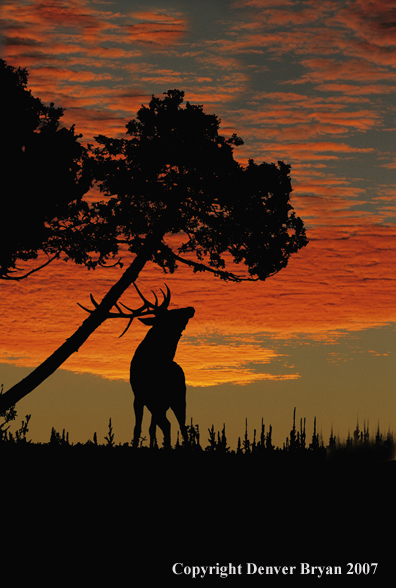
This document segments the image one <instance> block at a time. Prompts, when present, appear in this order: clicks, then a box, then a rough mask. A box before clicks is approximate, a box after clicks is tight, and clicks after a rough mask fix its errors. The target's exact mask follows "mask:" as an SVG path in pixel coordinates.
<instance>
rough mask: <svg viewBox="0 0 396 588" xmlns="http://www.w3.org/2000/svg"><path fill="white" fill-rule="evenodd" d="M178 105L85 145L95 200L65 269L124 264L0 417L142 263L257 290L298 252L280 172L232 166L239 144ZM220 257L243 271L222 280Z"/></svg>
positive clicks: (11, 394)
mask: <svg viewBox="0 0 396 588" xmlns="http://www.w3.org/2000/svg"><path fill="white" fill-rule="evenodd" d="M183 99H184V92H181V91H179V90H170V91H168V92H167V93H165V94H164V98H156V97H154V96H153V97H152V100H151V101H150V103H149V105H148V106H142V108H141V109H140V110H139V111H138V113H137V118H136V119H134V120H131V121H130V122H129V123H128V124H127V125H126V128H127V138H123V139H115V138H108V137H105V136H102V135H100V136H98V137H95V139H96V141H97V146H96V147H95V148H94V149H92V150H91V155H90V161H89V162H88V163H89V165H88V169H89V173H92V174H93V177H94V178H95V181H96V182H97V184H98V185H99V187H100V190H101V191H102V193H103V194H104V196H105V199H104V200H102V201H100V202H96V203H94V204H92V205H91V207H90V208H89V211H88V209H87V210H86V211H85V214H86V215H88V214H89V221H90V222H82V223H80V224H79V225H72V226H71V228H70V230H69V238H68V239H67V243H66V246H65V250H66V252H67V256H68V257H69V258H70V259H72V260H74V261H77V262H79V263H85V264H86V265H88V266H90V267H94V266H95V263H103V262H104V261H106V260H107V259H109V258H111V257H114V256H116V255H117V254H118V253H119V251H120V247H121V246H122V247H125V245H126V246H127V248H128V249H129V251H130V252H131V253H132V254H133V255H134V259H133V261H132V262H131V263H129V265H128V267H127V269H126V270H125V271H124V273H123V275H122V276H121V278H120V279H119V280H118V281H117V282H116V283H115V284H114V285H113V286H112V287H111V288H110V290H109V291H108V293H107V294H106V295H105V297H104V298H103V300H102V301H101V303H100V304H97V303H96V304H95V309H94V310H93V311H92V312H90V314H89V316H88V318H87V319H86V320H85V321H84V322H83V324H82V325H81V326H80V327H79V329H77V331H76V332H75V333H74V334H73V335H72V336H71V337H69V338H68V339H67V340H66V342H65V343H64V344H63V345H61V347H59V348H58V349H57V350H56V351H55V352H54V353H53V354H52V355H51V356H50V357H49V358H47V359H46V360H45V361H44V362H43V363H42V364H41V365H40V366H39V367H38V368H36V369H35V370H34V371H33V372H32V373H31V374H29V375H28V376H27V377H26V378H25V379H24V380H22V381H21V382H19V383H18V384H16V385H15V386H13V387H12V388H10V390H8V392H6V393H5V394H3V395H2V397H1V398H0V410H5V409H6V408H7V407H9V406H12V405H14V404H15V403H16V402H17V401H18V400H20V399H21V398H22V397H24V396H25V395H26V394H28V393H29V392H30V391H32V390H33V389H34V388H35V387H36V386H38V385H39V384H40V383H41V382H42V381H43V380H44V379H46V378H47V377H48V376H49V375H51V373H53V372H54V371H55V370H56V369H57V368H58V367H59V366H60V365H61V364H62V363H63V362H64V361H65V360H66V359H67V358H68V357H69V356H70V355H71V354H72V353H74V352H75V351H77V350H78V348H79V347H80V346H81V345H82V344H83V343H84V341H85V340H86V339H87V338H88V337H89V336H90V334H91V333H92V332H93V331H94V330H95V329H96V328H97V327H98V326H99V325H100V324H101V323H103V322H104V321H105V320H106V319H107V318H109V313H110V311H111V308H112V307H113V306H114V305H115V304H116V303H117V301H118V299H119V298H120V296H121V295H122V294H123V293H124V292H125V290H126V289H127V288H128V287H129V286H130V285H131V284H132V283H133V282H134V281H136V279H137V277H138V275H139V273H140V271H141V270H142V269H143V267H144V266H145V264H146V263H147V262H148V261H153V262H155V263H156V264H158V265H159V266H160V267H161V268H163V270H164V271H166V272H173V271H174V270H175V269H176V267H177V264H178V263H186V264H188V265H190V266H191V267H192V268H193V270H194V271H210V272H213V273H214V274H215V275H217V276H218V277H220V278H221V279H224V280H233V281H241V280H244V279H247V280H265V279H266V278H267V277H268V276H271V275H273V274H275V273H276V272H278V271H279V270H281V269H282V268H284V267H285V266H286V265H287V262H288V259H289V257H290V255H291V254H292V253H294V252H296V251H298V250H299V249H300V248H301V247H303V246H305V245H306V244H307V238H306V235H305V229H304V225H303V222H302V220H301V219H300V218H298V217H296V215H295V213H294V211H293V209H292V206H291V205H290V201H289V198H290V193H291V191H292V188H291V183H290V177H289V171H290V167H289V166H288V165H285V164H284V163H282V162H279V163H278V165H275V164H266V163H262V164H260V165H258V164H256V163H255V162H254V161H253V160H250V161H249V164H248V165H247V166H246V167H244V166H242V165H240V164H239V163H238V162H237V161H235V159H234V157H233V150H234V147H236V146H238V145H241V144H242V140H241V139H240V138H239V137H237V136H236V135H233V136H232V137H230V138H228V139H226V138H225V137H223V136H221V135H220V134H219V126H220V120H219V119H218V118H217V117H216V116H215V115H209V114H206V113H204V111H203V107H202V106H200V105H191V104H189V103H188V102H187V103H186V105H185V107H184V108H183V107H182V104H183ZM176 234H178V235H181V236H182V244H181V245H178V246H177V247H175V246H174V245H173V244H172V243H173V242H172V236H173V235H176ZM93 249H94V250H95V251H96V252H97V253H98V254H99V257H98V258H97V261H93V258H92V255H91V252H92V250H93ZM227 257H228V258H229V259H230V260H231V262H232V263H236V264H240V263H243V264H244V266H245V272H241V273H240V274H239V273H238V274H237V273H235V272H234V271H231V269H233V268H231V269H230V267H228V266H227V264H226V258H227ZM113 314H114V313H113Z"/></svg>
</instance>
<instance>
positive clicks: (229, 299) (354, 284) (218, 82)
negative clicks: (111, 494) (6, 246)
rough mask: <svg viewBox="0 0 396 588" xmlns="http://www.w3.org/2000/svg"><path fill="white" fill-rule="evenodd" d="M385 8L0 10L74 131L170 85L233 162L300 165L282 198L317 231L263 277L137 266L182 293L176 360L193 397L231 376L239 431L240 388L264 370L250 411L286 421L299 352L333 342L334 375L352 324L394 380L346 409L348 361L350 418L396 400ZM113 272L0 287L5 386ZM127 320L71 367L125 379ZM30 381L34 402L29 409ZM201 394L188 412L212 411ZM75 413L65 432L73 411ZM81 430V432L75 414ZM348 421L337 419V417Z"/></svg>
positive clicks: (61, 274) (12, 54)
mask: <svg viewBox="0 0 396 588" xmlns="http://www.w3.org/2000/svg"><path fill="white" fill-rule="evenodd" d="M395 12H396V1H395V0H388V1H383V0H382V1H377V2H375V1H370V0H351V1H349V2H345V1H341V0H340V1H333V0H332V1H325V2H320V3H318V2H314V1H306V0H305V1H303V2H298V3H297V2H293V1H291V0H287V1H285V2H282V1H279V0H277V1H275V0H273V1H271V0H255V1H253V0H252V1H248V0H242V1H238V2H230V1H229V0H227V1H225V0H220V1H218V2H209V1H208V0H197V2H194V3H191V2H187V1H186V0H185V1H183V0H173V1H172V0H169V1H166V2H165V1H164V0H157V1H156V0H154V2H150V3H147V2H144V1H142V2H138V1H136V2H135V1H122V0H116V1H115V2H108V3H107V2H95V1H89V0H74V1H69V2H64V1H62V0H52V1H46V0H43V1H41V2H40V1H34V0H32V1H26V0H22V1H21V2H18V3H17V4H16V3H14V2H7V1H5V2H3V3H2V5H1V7H0V17H1V31H2V38H1V41H2V44H1V56H2V57H3V58H4V59H5V60H6V61H7V62H8V63H9V64H10V65H13V66H22V67H27V68H28V70H29V73H30V76H29V87H30V88H31V89H32V92H33V94H34V95H37V96H39V97H40V98H41V99H42V100H43V101H53V102H55V104H56V106H62V107H64V108H65V109H66V112H65V116H64V123H65V124H66V125H71V124H75V125H76V131H77V132H78V133H82V134H83V135H84V138H83V140H86V141H92V140H93V136H94V135H95V134H99V133H102V134H108V135H120V134H122V133H123V132H124V128H125V123H126V122H127V121H128V120H129V119H130V118H133V116H134V115H135V114H136V111H137V109H138V108H139V107H140V105H141V104H142V103H147V102H148V101H149V99H150V97H151V95H152V94H153V93H155V94H161V93H162V92H165V91H167V90H168V89H170V88H178V89H181V90H184V91H185V92H186V99H187V100H190V101H191V102H196V103H200V104H204V107H205V108H204V109H205V111H206V112H208V113H215V114H217V115H218V116H219V117H220V118H221V121H222V123H221V132H223V133H224V134H225V135H229V134H231V133H233V132H237V134H238V135H240V136H241V137H242V138H243V139H244V141H245V144H244V146H243V147H240V148H238V149H237V150H236V157H237V159H239V160H240V161H241V162H245V161H246V160H247V159H248V158H249V157H254V158H255V159H256V160H258V161H262V160H265V161H268V162H271V161H277V160H278V159H282V160H284V161H285V162H286V163H290V164H291V165H292V172H291V175H292V183H293V187H294V193H293V195H292V204H293V206H294V207H295V209H296V212H297V214H298V215H299V216H301V217H302V218H303V219H304V221H305V224H306V227H307V232H308V238H309V240H310V242H309V245H308V247H306V248H305V249H304V250H303V251H301V252H300V253H298V254H297V255H295V256H294V258H292V259H291V261H290V263H289V266H288V267H287V268H286V269H285V270H282V272H280V274H278V275H277V276H275V277H273V278H270V279H269V280H267V281H266V282H265V283H260V284H259V283H246V284H240V285H229V284H223V283H221V282H219V281H217V280H216V279H215V278H213V277H212V276H205V277H204V278H203V279H202V280H201V279H200V278H198V277H197V275H194V274H192V273H191V272H189V271H188V270H187V269H186V268H180V269H179V270H178V271H177V273H176V274H175V275H173V276H163V274H161V272H159V271H158V270H156V269H155V268H147V269H145V270H144V272H143V273H142V274H141V279H140V281H139V283H140V285H141V288H142V289H143V290H144V291H147V292H150V290H151V289H158V288H159V287H161V286H162V284H163V283H164V281H165V282H166V283H167V284H168V285H169V286H170V288H171V290H172V300H173V302H174V305H175V306H184V305H193V306H194V307H195V308H196V311H197V312H196V315H195V317H194V319H193V320H192V321H191V322H190V324H189V326H188V330H187V331H186V333H185V335H184V336H183V339H182V343H181V344H180V347H179V350H178V359H179V360H180V363H182V365H183V366H184V367H185V372H186V375H187V380H188V383H189V386H190V387H191V389H195V391H196V392H195V393H196V394H198V392H197V391H199V390H207V393H209V392H208V391H210V393H211V394H212V395H216V393H217V392H216V390H218V394H219V396H217V397H216V398H220V397H222V396H221V395H222V394H223V393H224V389H225V388H224V386H226V387H227V386H229V388H227V390H229V394H230V398H231V397H232V398H234V396H235V394H236V390H239V389H240V390H241V393H240V396H239V398H240V399H241V400H240V401H238V402H237V403H236V404H235V401H234V400H233V402H234V404H235V410H234V413H232V414H231V412H232V411H231V412H228V413H227V414H228V419H229V420H232V419H234V421H235V423H236V425H235V426H237V424H238V418H237V417H238V415H239V414H242V417H241V423H242V424H241V427H242V430H239V434H243V426H244V418H243V414H245V413H246V412H249V411H253V412H254V410H255V409H254V402H256V400H255V399H253V400H252V399H249V400H248V399H247V397H248V396H249V394H250V392H249V391H252V390H255V388H254V387H255V386H258V385H262V386H264V385H266V382H267V385H268V386H270V388H268V390H271V392H268V394H271V395H273V397H272V396H268V397H267V403H266V402H264V401H262V402H263V404H262V405H261V404H260V408H257V407H256V408H257V410H265V411H266V414H267V416H268V418H269V419H270V420H271V418H274V419H275V418H276V419H278V420H277V421H276V422H279V425H278V426H279V427H283V428H284V429H285V430H286V434H287V433H288V430H289V429H290V414H291V413H290V411H291V405H292V404H294V403H296V404H297V406H301V407H304V408H305V409H306V410H307V411H308V410H311V408H312V407H313V406H315V407H316V400H314V398H315V396H314V392H313V390H312V386H313V383H312V382H311V380H310V378H309V377H308V376H305V375H304V374H305V373H309V372H306V371H305V370H306V369H307V368H306V365H309V362H310V358H309V356H308V355H307V357H305V356H304V359H302V358H301V357H300V356H299V355H298V353H299V352H300V351H299V352H298V353H297V351H293V350H295V349H299V350H301V346H303V347H304V346H305V347H304V349H311V348H312V349H313V348H315V349H316V350H317V352H318V353H319V350H320V349H324V348H326V349H328V350H329V355H328V356H326V362H327V364H326V365H328V366H329V368H330V367H331V369H332V370H333V371H332V372H331V378H333V377H334V381H337V374H338V373H339V372H338V371H337V370H339V369H340V368H339V361H335V359H334V358H340V357H344V358H345V357H348V358H351V357H352V356H353V354H354V351H353V350H351V347H350V346H348V345H347V344H346V341H350V340H351V338H352V339H353V340H354V341H355V342H356V346H358V345H359V343H358V342H359V338H363V339H364V341H365V345H364V346H363V343H362V347H364V348H365V352H364V353H365V354H366V355H367V357H370V362H373V363H370V365H372V366H373V368H372V371H371V373H370V378H371V381H372V382H373V384H372V388H374V384H375V382H376V381H377V378H378V373H377V371H376V370H377V369H378V370H381V373H385V372H386V373H387V374H388V380H387V383H386V384H384V387H383V392H381V393H382V396H380V398H381V399H382V400H378V402H375V401H374V392H373V396H372V397H370V399H368V398H369V395H368V396H367V398H366V397H365V399H363V398H360V397H359V396H356V398H355V396H353V398H354V401H355V404H354V406H350V404H351V403H349V401H348V400H342V399H347V398H348V394H349V392H350V390H351V389H352V388H351V386H352V387H353V389H356V390H357V389H359V386H360V387H361V386H362V382H363V380H362V378H363V377H364V381H365V382H367V381H368V380H367V374H364V376H363V374H362V373H361V372H359V370H357V371H354V369H352V368H351V371H350V372H349V376H350V377H349V376H348V378H347V379H345V376H344V375H342V377H341V376H340V380H339V386H340V387H341V388H342V390H343V394H342V395H341V396H340V398H338V397H337V398H338V402H339V404H340V403H342V402H344V401H345V403H346V404H345V406H344V409H345V410H344V414H345V415H346V416H345V418H347V417H348V418H349V421H348V426H351V427H353V426H354V424H355V422H354V420H355V418H356V414H357V413H358V412H359V414H361V416H362V418H364V416H365V415H366V416H367V418H368V417H369V416H370V417H371V419H372V421H373V422H376V419H377V418H381V419H382V420H384V419H385V418H388V417H387V415H389V412H391V411H392V410H393V412H395V410H396V405H395V401H394V399H393V395H392V393H393V389H392V387H391V384H390V382H391V381H392V378H393V376H394V375H396V374H394V372H392V369H393V368H392V360H393V355H392V354H393V353H394V342H392V344H391V345H390V341H391V339H390V338H389V329H391V330H393V327H394V323H395V310H396V303H395V299H396V297H395V275H396V274H395V261H396V245H395V243H396V241H395V236H396V235H395V226H396V225H395V195H396V182H395V176H394V170H395V167H396V156H395V151H394V144H395V130H396V124H395V100H394V95H395V88H396V69H395V66H396V34H395V32H396V31H395V24H394V23H395V22H396V19H395ZM119 271H120V270H117V269H114V270H110V269H108V270H97V271H96V272H86V271H85V270H83V269H82V268H75V267H73V266H72V265H68V264H66V265H65V264H62V263H61V262H59V263H57V264H53V266H52V267H49V268H47V269H46V270H43V271H42V272H39V273H38V274H35V275H34V276H31V277H30V278H29V279H28V280H25V281H22V282H20V283H9V282H6V283H4V284H0V287H1V289H2V297H1V299H0V305H1V310H2V312H1V315H2V337H1V341H0V353H1V358H2V359H1V361H2V362H3V365H7V366H8V367H7V369H6V371H5V372H4V378H3V380H4V383H5V388H7V385H10V384H11V383H12V382H13V381H17V379H18V378H19V375H18V374H19V373H20V372H19V371H18V370H16V371H15V372H14V376H13V375H12V373H11V372H10V371H9V369H10V368H11V367H12V366H13V365H14V366H29V367H33V366H35V365H37V364H38V363H40V362H41V361H42V360H43V359H45V357H46V356H47V355H48V354H49V353H51V352H52V351H53V350H54V349H55V348H56V347H57V346H58V345H59V344H60V343H62V342H63V341H64V339H65V338H66V337H67V336H69V334H71V332H72V331H73V330H74V328H75V327H77V326H78V325H79V324H80V323H81V321H82V320H83V318H84V312H83V311H82V310H81V309H80V308H79V307H78V306H77V305H76V303H77V302H80V303H82V304H85V305H86V304H88V301H89V293H91V292H92V293H93V294H94V295H95V297H96V298H100V297H101V296H102V295H103V294H104V293H105V292H106V289H107V288H108V287H109V285H111V284H112V283H113V281H115V279H116V278H117V276H118V275H119ZM130 296H131V298H133V296H134V295H133V294H132V293H131V294H130ZM125 302H126V304H128V303H129V302H130V299H129V297H128V295H126V296H125ZM123 328H124V327H123V326H122V325H121V324H120V323H119V322H118V321H114V323H113V322H111V321H108V324H106V325H104V326H103V327H102V328H101V329H99V331H98V332H97V333H95V334H94V335H93V336H92V337H91V338H90V339H89V340H88V342H87V343H86V344H85V345H84V346H83V348H82V349H81V350H80V351H79V353H78V354H75V356H74V357H72V358H70V359H69V360H68V362H67V363H66V364H65V365H64V366H63V367H64V368H65V369H68V370H69V371H72V372H75V373H86V374H94V375H96V376H101V377H105V378H110V379H112V380H113V381H114V383H115V382H117V381H122V380H123V381H124V382H125V380H126V379H127V377H128V364H129V361H130V358H131V355H132V353H133V349H134V348H135V347H136V344H137V343H138V341H139V340H140V339H141V337H142V336H143V335H144V333H145V328H144V327H143V326H142V325H139V326H138V325H136V327H135V328H134V329H130V331H128V334H127V335H126V336H125V337H124V338H122V339H118V334H120V333H121V332H122V330H123ZM381 333H382V336H383V340H382V341H383V344H382V345H381V344H380V342H381ZM378 334H380V335H379V336H378ZM367 337H368V339H367ZM370 337H373V345H372V346H371V345H370V343H369V341H370ZM378 337H379V338H378ZM385 341H386V344H385ZM366 344H367V345H366ZM323 346H325V347H323ZM326 346H327V347H326ZM356 346H355V347H354V349H355V350H356ZM366 347H367V348H366ZM104 349H105V351H104ZM330 349H331V351H330ZM296 353H297V355H296ZM362 353H363V352H362ZM375 360H376V361H377V362H378V363H377V364H376V363H375ZM384 361H388V363H387V364H386V367H385V368H384V363H383V362H384ZM299 362H300V363H299ZM393 363H394V362H393ZM15 369H16V368H15ZM343 369H344V368H343ZM384 370H385V371H384ZM310 375H312V374H310ZM13 378H14V380H13ZM304 378H306V380H304ZM15 379H16V380H15ZM1 381H2V380H1V376H0V383H1ZM351 382H352V384H351ZM8 383H9V384H8ZM277 386H278V388H276V387H277ZM249 387H250V388H249ZM284 387H286V388H284ZM286 389H287V390H291V391H292V392H291V393H290V395H289V396H287V399H285V398H284V397H283V396H282V393H281V392H280V391H281V390H286ZM293 390H294V392H293ZM202 393H204V392H202ZM252 393H253V392H252ZM192 394H194V392H192ZM205 394H206V393H205ZM288 394H289V392H288ZM328 394H329V395H330V394H331V391H329V392H328ZM375 394H376V395H377V396H376V398H377V399H378V398H379V396H378V394H379V392H378V390H376V391H375ZM34 395H35V393H34V392H33V393H32V395H31V397H32V398H31V399H29V401H26V402H28V404H27V405H26V406H29V409H31V410H32V411H34V408H35V407H34V400H33V398H34ZM279 395H280V396H282V398H283V400H282V403H281V407H280V408H279V410H278V409H275V408H274V407H275V404H276V402H277V401H276V400H274V399H276V398H279V397H280V396H279ZM329 395H327V396H324V397H323V398H322V399H321V403H320V404H319V405H318V406H317V410H316V412H317V413H318V412H319V411H321V414H322V415H323V426H324V427H329V422H330V420H331V419H333V418H335V416H331V415H330V413H329V411H330V410H333V409H332V408H331V407H332V402H333V400H332V399H331V398H330V396H329ZM194 398H195V396H194ZM202 398H203V397H202ZM205 398H206V400H205V402H208V403H209V404H210V403H213V402H214V401H213V397H212V396H211V397H210V399H209V400H207V399H208V397H207V396H205ZM243 398H246V401H244V400H243ZM203 402H204V401H203V400H200V401H196V402H195V404H194V410H195V411H197V412H199V411H200V410H201V409H202V414H205V407H204V406H203V404H202V403H203ZM216 402H217V401H216ZM260 402H261V401H260ZM31 403H33V404H31ZM252 403H253V404H252ZM110 405H111V404H110ZM31 406H32V408H30V407H31ZM211 406H212V405H211ZM113 408H114V411H117V410H119V408H117V406H114V407H113ZM221 408H222V406H221V403H220V401H219V405H218V406H217V405H216V409H215V408H214V407H213V406H212V409H211V410H212V413H213V414H214V412H213V411H215V410H217V411H218V414H217V413H216V415H217V416H216V418H218V419H219V422H220V421H221V416H220V413H221ZM281 409H283V413H284V416H283V417H281V416H280V414H281ZM57 410H58V409H57V407H56V404H54V406H53V408H52V412H51V414H50V415H49V416H48V419H49V418H50V417H51V416H52V417H53V418H54V419H59V422H61V421H62V415H59V414H58V413H57ZM229 410H231V409H229V407H228V408H227V411H229ZM271 410H272V411H273V413H271ZM312 410H313V408H312ZM365 411H366V412H365ZM338 412H339V407H338V408H337V414H338ZM341 412H342V411H341ZM36 413H37V414H35V415H34V418H32V430H33V427H34V426H36V429H34V432H35V435H36V436H37V437H39V436H40V435H41V434H42V433H41V431H42V430H44V429H45V427H47V426H48V425H47V422H46V424H45V425H44V424H43V421H41V420H40V419H41V416H40V414H39V413H40V411H39V410H38V409H37V410H36ZM366 413H367V414H366ZM368 413H370V414H368ZM70 414H71V416H70V417H68V418H69V419H70V420H69V421H67V423H66V424H65V425H64V426H66V427H69V429H71V428H72V427H73V422H74V421H75V420H76V414H73V413H72V412H71V413H70ZM194 417H195V413H194ZM65 418H66V417H65ZM98 418H99V416H98ZM100 418H101V423H103V421H104V422H106V419H107V417H105V416H103V415H101V417H100ZM202 418H203V417H202ZM205 418H206V417H205ZM207 418H209V416H208V417H207ZM260 418H261V417H260ZM282 418H283V419H284V420H282ZM351 418H352V422H351V420H350V419H351ZM326 419H327V420H326ZM34 420H36V422H37V425H33V423H34ZM197 420H198V421H199V418H198V419H197ZM395 421H396V419H395ZM392 422H394V421H392ZM210 424H211V423H209V426H210ZM125 426H127V425H125ZM238 426H239V425H238ZM384 426H388V422H386V423H384ZM392 426H393V425H392ZM344 427H345V424H344ZM78 430H79V434H80V436H81V431H82V430H83V427H82V426H81V428H80V429H78ZM341 433H345V434H346V433H347V431H346V430H345V429H344V430H343V429H342V427H341ZM326 434H327V433H326ZM76 435H77V433H76ZM87 435H88V434H87ZM75 440H77V439H75Z"/></svg>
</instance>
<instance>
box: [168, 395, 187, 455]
mask: <svg viewBox="0 0 396 588" xmlns="http://www.w3.org/2000/svg"><path fill="white" fill-rule="evenodd" d="M172 410H173V412H174V413H175V417H176V418H177V422H178V423H179V427H180V431H181V434H182V437H183V439H184V443H185V444H186V445H187V444H188V434H187V427H186V405H185V404H184V405H183V406H178V407H172Z"/></svg>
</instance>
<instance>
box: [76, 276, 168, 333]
mask: <svg viewBox="0 0 396 588" xmlns="http://www.w3.org/2000/svg"><path fill="white" fill-rule="evenodd" d="M133 285H134V286H135V289H136V291H137V293H138V294H139V296H140V298H141V299H142V300H143V303H144V304H143V306H140V307H139V308H136V309H133V308H129V307H128V306H125V304H122V302H120V303H119V304H118V303H117V302H116V303H115V304H114V306H115V307H116V309H117V311H118V312H108V313H107V316H106V319H108V318H127V319H129V322H128V324H127V326H126V329H124V331H123V332H122V333H121V335H120V337H119V338H121V337H122V336H123V335H125V333H126V332H127V330H128V329H129V327H130V326H131V324H132V321H133V319H134V318H139V317H141V316H146V315H148V314H154V315H156V314H158V313H159V312H163V311H164V310H166V309H167V308H168V306H169V303H170V296H171V294H170V290H169V288H168V286H167V285H166V284H165V286H166V294H165V293H164V291H163V290H162V288H160V290H161V292H162V295H163V297H164V300H163V302H162V303H161V305H158V298H157V295H156V294H155V292H154V291H153V290H152V292H153V294H154V298H155V303H154V304H152V303H151V302H150V301H149V300H147V299H146V298H145V297H144V296H143V294H142V293H141V292H140V290H139V288H138V287H137V286H136V284H135V282H133ZM89 296H90V298H91V302H92V304H93V305H94V307H95V308H94V309H93V310H90V309H89V308H85V306H83V305H82V304H80V303H79V302H77V304H78V306H80V307H81V308H82V309H83V310H85V311H86V312H89V313H90V314H92V313H93V312H94V311H95V310H96V309H97V308H98V307H99V304H98V303H97V302H96V300H95V298H94V297H93V296H92V294H90V295H89ZM121 306H122V307H123V308H125V309H126V310H127V311H128V313H126V312H124V311H123V310H122V308H121Z"/></svg>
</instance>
